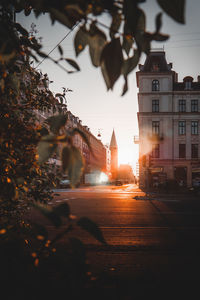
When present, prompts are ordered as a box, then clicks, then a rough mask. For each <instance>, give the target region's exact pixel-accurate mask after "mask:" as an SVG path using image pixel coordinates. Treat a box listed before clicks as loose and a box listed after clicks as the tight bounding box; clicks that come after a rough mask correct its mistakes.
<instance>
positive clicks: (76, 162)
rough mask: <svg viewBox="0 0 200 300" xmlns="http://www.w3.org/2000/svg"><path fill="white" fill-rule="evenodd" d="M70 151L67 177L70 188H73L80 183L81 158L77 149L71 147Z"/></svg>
mask: <svg viewBox="0 0 200 300" xmlns="http://www.w3.org/2000/svg"><path fill="white" fill-rule="evenodd" d="M70 150H71V151H70V161H69V167H68V176H69V180H70V182H71V185H72V187H74V186H75V185H76V184H77V183H78V182H79V181H80V177H81V175H82V171H83V158H82V155H81V153H80V151H79V149H78V148H76V147H74V146H72V147H71V148H70Z"/></svg>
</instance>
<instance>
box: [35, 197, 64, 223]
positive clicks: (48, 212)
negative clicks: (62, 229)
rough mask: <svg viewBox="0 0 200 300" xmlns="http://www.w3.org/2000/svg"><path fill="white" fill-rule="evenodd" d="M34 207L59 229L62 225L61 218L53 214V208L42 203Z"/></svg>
mask: <svg viewBox="0 0 200 300" xmlns="http://www.w3.org/2000/svg"><path fill="white" fill-rule="evenodd" d="M33 206H34V207H35V208H36V209H38V210H39V211H40V212H41V213H42V214H43V215H44V216H45V217H46V218H48V219H49V220H50V221H51V222H52V223H53V225H54V226H56V227H59V226H61V225H62V220H61V218H60V217H59V216H58V215H57V214H56V213H55V212H53V210H52V208H50V207H49V206H47V205H44V204H41V203H36V202H35V203H33Z"/></svg>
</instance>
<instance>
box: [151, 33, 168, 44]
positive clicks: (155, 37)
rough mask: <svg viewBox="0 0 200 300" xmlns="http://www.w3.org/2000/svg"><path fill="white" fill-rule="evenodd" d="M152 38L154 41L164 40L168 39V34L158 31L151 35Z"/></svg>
mask: <svg viewBox="0 0 200 300" xmlns="http://www.w3.org/2000/svg"><path fill="white" fill-rule="evenodd" d="M152 38H153V40H154V41H157V42H164V41H166V40H168V38H169V35H166V34H160V33H155V34H153V35H152Z"/></svg>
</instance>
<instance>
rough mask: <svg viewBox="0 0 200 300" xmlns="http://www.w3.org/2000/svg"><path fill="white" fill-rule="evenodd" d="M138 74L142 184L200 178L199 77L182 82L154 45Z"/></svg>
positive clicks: (185, 182)
mask: <svg viewBox="0 0 200 300" xmlns="http://www.w3.org/2000/svg"><path fill="white" fill-rule="evenodd" d="M136 77H137V86H138V88H139V92H138V107H139V112H138V125H139V184H140V187H150V186H158V185H159V184H165V183H166V182H167V181H168V180H174V181H176V182H177V184H179V185H182V186H187V187H191V186H194V185H198V184H200V135H199V133H200V77H199V76H198V78H197V81H194V79H193V78H192V77H191V76H187V77H185V78H184V79H183V81H182V82H179V81H178V74H177V73H176V72H175V71H173V70H172V63H167V61H166V57H165V52H164V51H152V52H151V53H150V54H149V55H148V56H147V58H146V60H145V63H144V65H139V71H138V72H137V74H136Z"/></svg>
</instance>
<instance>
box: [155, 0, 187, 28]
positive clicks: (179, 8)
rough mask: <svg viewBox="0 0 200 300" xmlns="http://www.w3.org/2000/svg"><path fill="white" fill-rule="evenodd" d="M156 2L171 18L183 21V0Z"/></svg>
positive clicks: (158, 0)
mask: <svg viewBox="0 0 200 300" xmlns="http://www.w3.org/2000/svg"><path fill="white" fill-rule="evenodd" d="M157 2H158V4H159V5H160V7H161V8H162V9H163V10H164V11H165V12H166V13H167V14H168V15H169V16H170V17H171V18H172V19H174V20H175V21H177V22H179V23H182V24H184V23H185V0H157Z"/></svg>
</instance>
